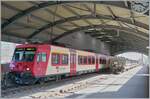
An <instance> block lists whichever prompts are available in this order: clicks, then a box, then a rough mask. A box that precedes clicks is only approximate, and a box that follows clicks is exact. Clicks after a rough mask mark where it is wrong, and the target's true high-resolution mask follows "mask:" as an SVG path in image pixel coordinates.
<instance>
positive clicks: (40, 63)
mask: <svg viewBox="0 0 150 99" xmlns="http://www.w3.org/2000/svg"><path fill="white" fill-rule="evenodd" d="M49 53H50V50H49V48H39V49H38V51H37V54H36V63H35V67H34V70H35V72H36V76H40V77H41V76H44V75H45V73H46V69H47V65H48V59H49Z"/></svg>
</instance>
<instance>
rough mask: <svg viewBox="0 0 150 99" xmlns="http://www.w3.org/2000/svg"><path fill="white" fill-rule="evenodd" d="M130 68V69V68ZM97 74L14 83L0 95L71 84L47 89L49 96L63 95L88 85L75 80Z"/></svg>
mask: <svg viewBox="0 0 150 99" xmlns="http://www.w3.org/2000/svg"><path fill="white" fill-rule="evenodd" d="M130 69H132V68H130ZM127 71H128V70H127ZM99 74H100V73H89V74H84V75H80V76H74V77H67V78H63V79H61V80H59V81H55V80H53V81H48V82H45V83H43V84H35V85H24V86H21V85H16V86H13V87H9V88H6V89H3V90H1V95H2V97H4V98H11V97H16V94H17V95H18V94H20V92H21V93H27V94H24V95H28V94H30V93H36V92H41V91H42V90H45V89H53V88H54V89H55V88H57V87H60V86H62V85H65V84H66V85H68V84H71V85H70V86H69V87H67V88H65V89H64V88H62V89H61V88H60V89H57V91H53V90H52V91H49V96H50V97H53V96H61V95H64V94H65V93H72V92H74V91H76V90H81V89H84V88H86V87H88V84H89V81H88V82H81V83H76V81H78V82H80V81H84V80H86V79H87V78H90V77H93V76H97V75H99ZM101 74H104V73H103V72H101ZM107 77H108V76H107ZM107 77H105V78H101V79H107ZM90 83H91V82H90ZM42 94H43V93H42ZM37 96H40V94H39V95H37ZM31 97H32V98H37V97H34V96H32V95H31ZM16 98H17V97H16Z"/></svg>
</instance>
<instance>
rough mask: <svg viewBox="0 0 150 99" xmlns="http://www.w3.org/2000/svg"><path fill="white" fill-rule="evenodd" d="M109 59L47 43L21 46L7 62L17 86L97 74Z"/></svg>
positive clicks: (105, 67)
mask: <svg viewBox="0 0 150 99" xmlns="http://www.w3.org/2000/svg"><path fill="white" fill-rule="evenodd" d="M109 63H110V60H109V56H105V55H100V54H96V53H92V52H87V51H81V50H75V49H70V48H65V47H59V46H54V45H48V44H23V45H18V46H17V47H16V49H15V52H14V56H13V59H12V61H11V63H10V71H11V72H10V75H11V78H12V79H13V80H14V81H15V82H16V83H18V84H33V83H35V82H40V81H46V80H51V79H56V78H59V77H61V76H75V75H80V74H84V73H89V72H98V71H99V70H100V69H108V68H109Z"/></svg>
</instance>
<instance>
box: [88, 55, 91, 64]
mask: <svg viewBox="0 0 150 99" xmlns="http://www.w3.org/2000/svg"><path fill="white" fill-rule="evenodd" d="M88 64H91V56H88Z"/></svg>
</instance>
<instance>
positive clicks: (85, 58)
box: [83, 56, 87, 64]
mask: <svg viewBox="0 0 150 99" xmlns="http://www.w3.org/2000/svg"><path fill="white" fill-rule="evenodd" d="M83 63H84V64H87V57H86V56H84V62H83Z"/></svg>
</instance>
